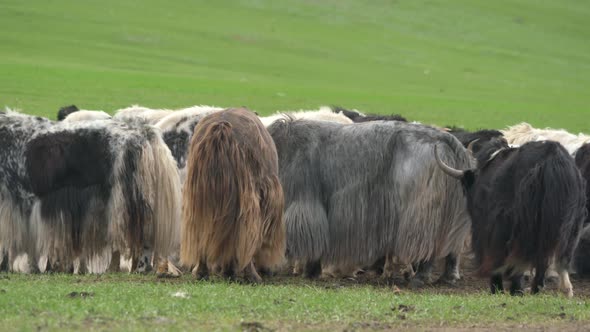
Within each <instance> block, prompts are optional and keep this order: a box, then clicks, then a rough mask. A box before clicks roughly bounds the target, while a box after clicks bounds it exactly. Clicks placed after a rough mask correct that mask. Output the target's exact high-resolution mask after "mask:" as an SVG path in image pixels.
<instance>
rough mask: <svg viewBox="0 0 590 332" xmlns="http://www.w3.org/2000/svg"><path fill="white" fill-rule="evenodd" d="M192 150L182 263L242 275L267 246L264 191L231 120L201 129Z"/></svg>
mask: <svg viewBox="0 0 590 332" xmlns="http://www.w3.org/2000/svg"><path fill="white" fill-rule="evenodd" d="M200 132H202V134H201V133H200ZM189 149H190V150H189V155H188V162H187V178H186V181H185V184H184V195H183V203H184V204H183V218H182V219H183V221H182V241H181V254H180V258H181V262H182V263H183V264H185V265H189V266H193V265H196V264H198V263H199V262H201V261H203V260H204V261H205V262H206V263H207V264H208V265H210V264H215V265H217V266H220V267H223V268H225V267H230V266H233V268H235V269H236V271H241V270H243V269H244V268H245V267H246V265H247V264H249V263H250V262H251V261H252V258H253V256H254V254H255V253H256V252H257V251H258V249H260V246H261V229H260V227H261V213H260V205H259V200H260V193H258V192H256V190H255V179H254V178H253V175H252V172H251V170H250V169H249V163H248V161H247V160H246V155H245V152H244V151H243V150H242V149H241V148H240V142H239V140H238V139H237V138H236V137H235V133H234V132H233V129H232V125H231V123H229V122H227V121H219V122H215V123H213V124H211V125H209V126H208V127H206V128H200V127H199V126H197V130H195V134H194V135H193V138H192V140H191V144H190V147H189Z"/></svg>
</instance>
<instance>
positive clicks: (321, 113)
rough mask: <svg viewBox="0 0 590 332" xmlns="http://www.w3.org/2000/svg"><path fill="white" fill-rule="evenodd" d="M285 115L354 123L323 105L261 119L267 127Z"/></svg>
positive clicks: (278, 113) (295, 117) (296, 117)
mask: <svg viewBox="0 0 590 332" xmlns="http://www.w3.org/2000/svg"><path fill="white" fill-rule="evenodd" d="M285 116H289V117H291V118H294V119H308V120H317V121H328V122H338V123H352V120H351V119H349V118H348V117H347V116H346V115H344V114H342V113H334V112H332V109H331V108H330V107H328V106H322V107H320V109H319V110H316V111H304V110H301V111H295V112H277V113H276V114H273V115H270V116H265V117H261V118H260V121H262V124H264V126H265V127H268V126H270V125H271V124H273V123H274V122H275V121H277V120H281V119H284V118H285Z"/></svg>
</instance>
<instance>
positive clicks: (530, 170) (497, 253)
mask: <svg viewBox="0 0 590 332" xmlns="http://www.w3.org/2000/svg"><path fill="white" fill-rule="evenodd" d="M434 154H435V158H436V160H437V162H438V164H439V167H440V168H441V169H442V170H444V171H445V172H446V173H447V174H449V175H450V176H452V177H454V178H457V179H460V180H461V183H462V184H463V186H464V188H465V193H466V196H467V202H468V208H469V213H470V215H471V220H472V246H473V250H474V252H475V255H476V258H477V261H478V263H479V270H478V272H479V274H480V275H482V276H491V279H490V287H491V291H492V293H495V292H497V291H503V286H502V279H503V278H504V277H507V278H509V279H510V280H511V282H512V284H511V287H510V293H511V294H513V295H517V294H521V293H522V292H523V287H522V279H523V278H522V276H523V273H524V272H525V271H528V270H530V269H531V268H532V267H534V268H535V269H536V274H535V278H534V280H533V284H532V292H533V293H537V292H539V290H540V289H541V288H542V287H543V285H544V276H545V272H546V270H547V268H548V266H549V264H550V262H551V261H552V260H555V263H556V268H557V272H558V273H559V276H560V279H561V283H560V288H561V289H562V290H563V291H564V292H565V293H566V294H567V295H568V296H573V289H572V285H571V282H570V280H569V274H568V267H569V264H570V262H571V260H572V256H573V254H574V249H575V247H576V244H577V242H578V237H579V233H580V230H581V228H582V223H583V221H584V218H585V215H586V209H585V206H584V204H585V201H586V195H585V188H584V187H585V185H584V183H583V181H582V178H581V176H580V172H579V170H578V169H577V167H576V165H575V163H574V160H573V158H572V157H571V156H570V155H569V154H568V152H567V151H566V150H565V149H564V148H563V146H561V145H560V144H559V143H556V142H551V141H542V142H530V143H526V144H525V145H523V146H521V147H519V148H511V147H509V146H508V143H507V142H506V140H504V139H503V138H494V139H491V140H490V141H488V142H487V143H485V144H484V145H483V146H481V147H480V149H479V151H478V152H477V153H475V157H476V159H477V167H476V168H474V169H469V168H462V169H461V168H460V169H459V170H458V169H456V168H453V167H449V166H448V165H446V164H445V162H444V161H441V159H440V157H439V155H438V152H437V147H435V149H434Z"/></svg>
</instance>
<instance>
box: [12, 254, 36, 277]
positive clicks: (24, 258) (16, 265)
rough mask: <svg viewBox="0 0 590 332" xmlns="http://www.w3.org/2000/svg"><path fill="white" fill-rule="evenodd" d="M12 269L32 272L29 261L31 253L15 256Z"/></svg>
mask: <svg viewBox="0 0 590 332" xmlns="http://www.w3.org/2000/svg"><path fill="white" fill-rule="evenodd" d="M11 266H12V271H14V272H20V273H27V274H28V273H31V272H32V271H31V264H30V263H29V255H27V254H18V255H16V256H13V259H12V262H11Z"/></svg>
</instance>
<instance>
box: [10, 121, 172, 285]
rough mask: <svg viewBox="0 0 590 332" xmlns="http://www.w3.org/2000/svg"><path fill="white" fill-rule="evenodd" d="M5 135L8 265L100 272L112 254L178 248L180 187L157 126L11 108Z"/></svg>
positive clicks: (165, 252)
mask: <svg viewBox="0 0 590 332" xmlns="http://www.w3.org/2000/svg"><path fill="white" fill-rule="evenodd" d="M0 137H2V141H3V149H2V150H1V151H0V154H2V158H3V160H5V162H4V163H3V164H2V165H1V168H0V191H1V192H2V196H1V197H0V198H1V200H0V228H1V229H2V232H0V247H4V248H8V252H9V254H10V256H11V257H10V258H9V263H10V268H11V269H12V270H15V271H22V272H30V271H34V270H40V271H41V272H43V271H45V270H46V269H48V267H49V268H50V269H52V270H61V271H68V270H69V269H70V268H72V267H73V268H74V271H75V272H81V271H82V269H83V268H84V267H85V269H86V271H88V272H90V273H102V272H104V271H105V270H106V269H107V267H108V266H109V264H110V263H111V258H112V257H113V252H119V253H120V254H121V255H123V256H130V257H131V258H133V259H134V260H135V261H136V262H137V260H138V258H139V256H140V255H141V254H142V253H143V251H144V249H146V248H148V249H150V250H153V251H154V257H155V259H156V260H160V261H161V260H162V259H164V260H165V257H166V256H167V255H169V254H170V253H172V252H173V251H174V250H175V248H177V247H178V246H179V228H180V225H179V220H180V215H179V210H180V183H179V181H178V176H177V175H176V174H175V172H176V167H175V163H174V159H173V158H172V156H171V154H170V151H169V150H168V149H167V147H166V145H165V144H164V142H163V141H162V139H161V137H160V135H159V134H158V132H157V130H156V129H155V128H153V127H150V126H147V125H145V124H143V123H132V122H129V123H123V122H115V121H109V120H106V121H90V122H84V121H82V122H72V123H67V122H58V123H55V122H52V121H50V120H48V119H45V118H41V117H34V116H28V115H24V114H19V113H15V112H11V111H7V112H4V113H2V114H0ZM156 193H157V194H156ZM25 254H26V255H27V256H28V260H27V266H26V267H23V266H22V264H21V262H22V261H23V260H19V259H18V256H23V255H25ZM149 256H151V255H149Z"/></svg>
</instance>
